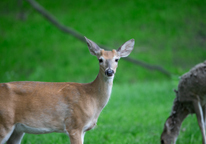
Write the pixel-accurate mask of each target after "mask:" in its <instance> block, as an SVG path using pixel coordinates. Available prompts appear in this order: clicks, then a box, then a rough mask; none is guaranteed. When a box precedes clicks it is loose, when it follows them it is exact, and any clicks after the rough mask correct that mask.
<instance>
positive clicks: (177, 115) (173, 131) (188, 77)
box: [161, 61, 206, 144]
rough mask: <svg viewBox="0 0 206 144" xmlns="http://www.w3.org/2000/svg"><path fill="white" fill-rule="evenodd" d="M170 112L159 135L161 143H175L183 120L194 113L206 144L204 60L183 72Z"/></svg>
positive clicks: (205, 70)
mask: <svg viewBox="0 0 206 144" xmlns="http://www.w3.org/2000/svg"><path fill="white" fill-rule="evenodd" d="M175 92H176V98H175V100H174V104H173V108H172V112H171V114H170V116H169V118H168V119H167V120H166V122H165V125H164V130H163V132H162V135H161V144H171V143H172V144H175V143H176V140H177V137H178V135H179V131H180V127H181V124H182V122H183V120H184V119H185V118H186V117H187V116H188V115H189V114H192V113H195V114H196V117H197V120H198V124H199V127H200V130H201V133H202V143H203V144H206V138H205V124H206V61H205V62H204V63H200V64H198V65H196V66H195V67H194V68H192V69H191V70H190V71H189V72H187V73H186V74H184V75H183V76H182V77H181V79H180V82H179V85H178V91H175Z"/></svg>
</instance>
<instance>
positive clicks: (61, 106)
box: [0, 37, 135, 144]
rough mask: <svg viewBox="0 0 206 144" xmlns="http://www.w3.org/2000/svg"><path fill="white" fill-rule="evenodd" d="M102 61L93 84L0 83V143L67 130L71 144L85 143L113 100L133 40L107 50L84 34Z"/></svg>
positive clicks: (95, 54) (93, 53) (16, 141)
mask: <svg viewBox="0 0 206 144" xmlns="http://www.w3.org/2000/svg"><path fill="white" fill-rule="evenodd" d="M85 40H86V43H87V45H88V48H89V51H90V53H91V54H92V55H94V56H96V57H97V59H98V61H99V73H98V75H97V77H96V79H95V80H94V81H92V82H90V83H74V82H33V81H17V82H8V83H0V143H1V144H4V143H5V142H7V143H8V144H20V143H21V140H22V138H23V136H24V134H25V133H28V134H46V133H52V132H57V133H66V134H67V135H68V136H69V140H70V143H71V144H83V142H84V135H85V133H86V132H87V131H89V130H91V129H93V128H94V127H95V126H96V123H97V120H98V117H99V115H100V113H101V111H102V110H103V108H104V107H105V106H106V104H107V103H108V101H109V99H110V95H111V92H112V86H113V79H114V75H115V73H116V69H117V66H118V61H119V59H120V58H123V57H127V56H128V55H129V54H130V53H131V52H132V50H133V47H134V43H135V42H134V39H131V40H129V41H127V42H125V43H124V44H123V45H122V46H120V47H119V48H118V49H117V50H115V49H113V50H112V51H106V50H104V49H102V48H100V47H99V46H98V45H97V44H96V43H95V42H93V41H92V40H89V39H87V38H86V37H85Z"/></svg>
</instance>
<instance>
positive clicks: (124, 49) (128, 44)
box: [117, 39, 134, 57]
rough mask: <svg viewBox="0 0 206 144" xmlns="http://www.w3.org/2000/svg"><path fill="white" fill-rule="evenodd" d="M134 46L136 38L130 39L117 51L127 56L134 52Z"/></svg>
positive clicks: (122, 55) (121, 55) (120, 54)
mask: <svg viewBox="0 0 206 144" xmlns="http://www.w3.org/2000/svg"><path fill="white" fill-rule="evenodd" d="M133 47H134V39H131V40H128V41H127V42H125V43H124V44H123V45H122V46H121V47H120V48H119V49H118V50H117V53H118V54H119V56H120V57H127V56H128V55H129V54H130V53H131V52H132V50H133Z"/></svg>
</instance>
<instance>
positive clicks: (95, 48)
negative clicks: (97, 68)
mask: <svg viewBox="0 0 206 144" xmlns="http://www.w3.org/2000/svg"><path fill="white" fill-rule="evenodd" d="M84 38H85V40H86V42H87V45H88V48H89V51H90V53H91V54H92V55H95V56H97V55H98V54H100V51H101V48H100V47H99V46H98V45H97V44H96V43H95V42H93V41H91V40H89V39H88V38H86V37H84Z"/></svg>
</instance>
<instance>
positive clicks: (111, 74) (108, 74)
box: [105, 69, 114, 76]
mask: <svg viewBox="0 0 206 144" xmlns="http://www.w3.org/2000/svg"><path fill="white" fill-rule="evenodd" d="M105 74H106V75H107V76H113V74H114V71H113V70H112V69H108V70H106V71H105Z"/></svg>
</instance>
